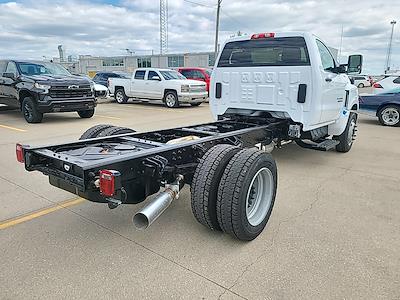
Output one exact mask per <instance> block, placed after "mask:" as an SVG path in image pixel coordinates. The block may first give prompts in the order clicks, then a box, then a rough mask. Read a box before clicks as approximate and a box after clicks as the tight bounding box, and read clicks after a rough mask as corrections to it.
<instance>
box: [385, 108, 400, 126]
mask: <svg viewBox="0 0 400 300" xmlns="http://www.w3.org/2000/svg"><path fill="white" fill-rule="evenodd" d="M382 120H383V122H384V123H385V124H386V125H396V124H397V123H399V121H400V113H399V111H398V110H397V109H395V108H393V107H388V108H385V109H384V110H383V111H382Z"/></svg>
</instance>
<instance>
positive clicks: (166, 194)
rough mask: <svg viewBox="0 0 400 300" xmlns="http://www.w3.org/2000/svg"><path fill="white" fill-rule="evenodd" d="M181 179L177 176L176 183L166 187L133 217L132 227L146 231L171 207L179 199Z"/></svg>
mask: <svg viewBox="0 0 400 300" xmlns="http://www.w3.org/2000/svg"><path fill="white" fill-rule="evenodd" d="M182 179H183V176H182V175H179V176H178V178H177V179H176V181H175V182H174V183H172V184H170V185H167V186H166V188H165V190H164V191H162V192H160V193H159V194H158V195H157V196H156V197H155V198H154V199H153V200H152V201H151V202H150V203H149V204H147V205H146V206H145V207H144V208H142V210H140V211H139V212H137V213H136V214H135V215H134V216H133V219H132V220H133V225H135V227H136V228H137V229H140V230H143V229H147V228H148V227H149V226H150V225H151V224H153V222H154V221H155V220H157V218H158V217H159V216H161V214H162V213H163V212H164V211H165V210H166V209H167V208H168V207H169V206H170V205H171V203H172V201H173V200H175V199H178V198H179V183H180V181H181V180H182Z"/></svg>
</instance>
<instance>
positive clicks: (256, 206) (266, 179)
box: [246, 168, 274, 226]
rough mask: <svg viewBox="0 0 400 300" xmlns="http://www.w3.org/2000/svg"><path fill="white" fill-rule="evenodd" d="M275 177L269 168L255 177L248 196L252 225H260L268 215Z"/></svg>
mask: <svg viewBox="0 0 400 300" xmlns="http://www.w3.org/2000/svg"><path fill="white" fill-rule="evenodd" d="M273 188H274V179H273V175H272V172H271V171H270V170H269V169H268V168H262V169H260V170H259V171H258V172H257V173H256V174H255V175H254V177H253V179H252V181H251V183H250V187H249V190H248V192H247V198H246V216H247V220H248V222H249V223H250V224H251V225H252V226H257V225H259V224H260V223H261V222H262V221H263V220H264V218H265V216H266V215H267V213H268V211H269V209H270V207H271V203H272V197H273Z"/></svg>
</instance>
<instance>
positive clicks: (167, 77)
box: [160, 71, 187, 80]
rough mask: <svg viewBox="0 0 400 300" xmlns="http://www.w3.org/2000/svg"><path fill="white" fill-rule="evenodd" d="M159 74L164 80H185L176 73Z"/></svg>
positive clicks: (165, 72) (162, 72)
mask: <svg viewBox="0 0 400 300" xmlns="http://www.w3.org/2000/svg"><path fill="white" fill-rule="evenodd" d="M160 73H161V75H162V77H164V79H165V80H173V79H187V78H186V77H185V76H183V75H182V74H181V73H179V72H177V71H160Z"/></svg>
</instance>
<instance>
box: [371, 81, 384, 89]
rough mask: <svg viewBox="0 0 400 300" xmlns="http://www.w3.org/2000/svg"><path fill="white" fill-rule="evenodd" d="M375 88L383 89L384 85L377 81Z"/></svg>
mask: <svg viewBox="0 0 400 300" xmlns="http://www.w3.org/2000/svg"><path fill="white" fill-rule="evenodd" d="M373 87H374V88H376V89H383V86H381V85H380V84H379V83H377V82H375V83H374V85H373Z"/></svg>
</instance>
